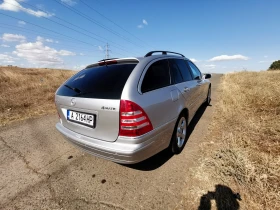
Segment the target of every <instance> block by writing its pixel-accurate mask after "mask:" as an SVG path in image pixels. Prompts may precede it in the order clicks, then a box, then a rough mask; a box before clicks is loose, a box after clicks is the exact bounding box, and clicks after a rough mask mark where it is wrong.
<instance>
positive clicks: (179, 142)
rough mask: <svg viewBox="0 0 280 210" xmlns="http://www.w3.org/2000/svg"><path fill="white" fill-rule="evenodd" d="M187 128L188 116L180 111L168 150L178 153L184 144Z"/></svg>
mask: <svg viewBox="0 0 280 210" xmlns="http://www.w3.org/2000/svg"><path fill="white" fill-rule="evenodd" d="M187 130H188V118H187V117H186V115H184V113H181V114H180V116H179V117H178V120H177V122H176V124H175V127H174V131H173V135H172V139H171V143H170V150H171V152H172V153H173V154H180V153H181V152H182V150H183V148H184V146H185V144H186V138H187Z"/></svg>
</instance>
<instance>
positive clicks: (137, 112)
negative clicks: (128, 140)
mask: <svg viewBox="0 0 280 210" xmlns="http://www.w3.org/2000/svg"><path fill="white" fill-rule="evenodd" d="M151 130H153V126H152V123H151V121H150V119H149V118H148V116H147V114H146V113H145V111H144V110H143V109H142V108H141V107H140V106H139V105H137V104H136V103H134V102H132V101H128V100H121V104H120V131H119V135H120V136H128V137H135V136H141V135H143V134H145V133H148V132H150V131H151Z"/></svg>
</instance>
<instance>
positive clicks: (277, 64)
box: [268, 60, 280, 70]
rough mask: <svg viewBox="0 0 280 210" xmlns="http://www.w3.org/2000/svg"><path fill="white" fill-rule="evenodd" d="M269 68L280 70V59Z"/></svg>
mask: <svg viewBox="0 0 280 210" xmlns="http://www.w3.org/2000/svg"><path fill="white" fill-rule="evenodd" d="M268 70H280V60H278V61H274V62H273V63H272V64H271V65H270V67H269V69H268Z"/></svg>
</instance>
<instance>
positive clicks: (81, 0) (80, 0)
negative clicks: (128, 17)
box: [79, 0, 150, 46]
mask: <svg viewBox="0 0 280 210" xmlns="http://www.w3.org/2000/svg"><path fill="white" fill-rule="evenodd" d="M79 2H82V3H83V4H84V5H86V6H87V7H88V8H90V9H91V10H93V11H95V12H96V13H98V14H99V15H101V16H102V17H103V18H105V19H106V20H108V21H110V22H111V23H113V24H114V25H116V26H117V27H119V28H120V29H122V30H123V31H125V32H127V33H129V34H130V35H131V36H133V37H134V38H136V39H138V40H139V41H141V42H143V43H145V44H146V45H148V44H147V43H146V42H144V41H143V40H142V39H140V38H138V37H137V36H135V35H134V34H132V33H130V32H129V31H128V30H126V29H125V28H123V27H122V26H120V25H119V24H117V23H116V22H114V21H113V20H111V19H110V18H108V17H106V16H105V15H103V14H102V13H100V12H98V11H97V10H96V9H94V8H93V7H92V6H90V5H88V4H87V3H85V2H84V1H83V0H79ZM148 46H150V45H148Z"/></svg>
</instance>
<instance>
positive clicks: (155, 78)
mask: <svg viewBox="0 0 280 210" xmlns="http://www.w3.org/2000/svg"><path fill="white" fill-rule="evenodd" d="M141 80H142V83H141V81H140V84H141V86H140V91H141V93H142V95H141V97H139V100H138V101H137V104H139V105H140V106H141V107H142V108H144V110H145V112H146V113H147V114H148V116H149V118H150V120H151V122H152V124H153V127H154V128H157V127H159V126H162V125H164V124H166V123H168V122H170V121H172V120H174V119H175V118H177V117H178V111H179V110H178V109H179V101H180V100H181V98H182V95H181V94H180V93H179V91H178V89H177V88H176V87H175V86H174V85H172V83H171V77H170V71H169V66H168V60H167V59H161V60H157V61H153V62H152V63H150V64H148V65H147V67H146V68H145V70H144V74H143V76H142V77H141Z"/></svg>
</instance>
